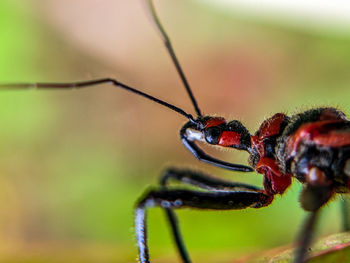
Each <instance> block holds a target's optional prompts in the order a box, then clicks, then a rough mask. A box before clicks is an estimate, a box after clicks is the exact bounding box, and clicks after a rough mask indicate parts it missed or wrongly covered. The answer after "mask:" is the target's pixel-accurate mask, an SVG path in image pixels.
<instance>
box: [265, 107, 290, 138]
mask: <svg viewBox="0 0 350 263" xmlns="http://www.w3.org/2000/svg"><path fill="white" fill-rule="evenodd" d="M285 118H286V115H285V114H283V113H277V114H275V115H273V116H272V117H271V118H269V119H267V120H265V121H264V122H263V123H262V124H261V125H260V128H259V139H260V140H263V139H265V138H267V137H271V136H273V135H276V134H278V133H279V132H280V129H281V124H282V122H283V121H284V119H285Z"/></svg>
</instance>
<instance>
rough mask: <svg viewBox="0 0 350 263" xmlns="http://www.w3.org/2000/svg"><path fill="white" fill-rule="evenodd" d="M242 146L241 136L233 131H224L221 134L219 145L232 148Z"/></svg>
mask: <svg viewBox="0 0 350 263" xmlns="http://www.w3.org/2000/svg"><path fill="white" fill-rule="evenodd" d="M240 144H241V134H239V133H237V132H233V131H224V132H222V133H221V136H220V138H219V142H218V145H220V146H225V147H230V146H233V145H240Z"/></svg>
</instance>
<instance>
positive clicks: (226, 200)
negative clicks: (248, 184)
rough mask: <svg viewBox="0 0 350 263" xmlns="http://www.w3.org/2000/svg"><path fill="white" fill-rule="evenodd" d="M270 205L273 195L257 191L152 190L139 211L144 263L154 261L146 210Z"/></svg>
mask: <svg viewBox="0 0 350 263" xmlns="http://www.w3.org/2000/svg"><path fill="white" fill-rule="evenodd" d="M270 202H271V196H268V195H266V194H264V193H261V192H255V191H232V192H227V191H222V192H220V191H218V192H198V191H191V190H175V189H165V188H161V189H158V190H150V191H148V192H146V194H145V195H144V196H143V197H142V198H141V199H140V201H139V202H138V203H137V206H136V210H135V229H136V240H137V244H138V247H139V257H140V262H142V263H147V262H150V261H149V251H148V245H147V228H146V209H147V208H149V207H154V206H159V207H162V208H168V209H171V208H184V207H190V208H198V209H214V210H229V209H244V208H247V207H256V208H258V207H261V206H264V205H266V204H268V203H270ZM185 262H186V261H185Z"/></svg>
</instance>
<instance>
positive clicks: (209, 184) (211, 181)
mask: <svg viewBox="0 0 350 263" xmlns="http://www.w3.org/2000/svg"><path fill="white" fill-rule="evenodd" d="M169 180H176V181H179V182H182V183H185V184H190V185H194V186H197V187H199V188H203V189H207V190H213V191H220V190H225V191H228V190H229V191H232V190H236V191H237V190H241V191H242V190H248V191H260V190H261V189H260V188H258V187H256V186H253V185H250V184H244V183H237V182H230V181H226V180H223V179H219V178H215V177H211V176H209V175H207V174H204V173H202V172H199V171H194V170H190V169H178V168H169V169H167V170H166V171H165V173H164V175H163V176H162V177H161V179H160V184H161V185H162V186H166V185H168V183H169Z"/></svg>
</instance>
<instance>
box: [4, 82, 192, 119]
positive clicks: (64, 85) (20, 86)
mask: <svg viewBox="0 0 350 263" xmlns="http://www.w3.org/2000/svg"><path fill="white" fill-rule="evenodd" d="M104 83H110V84H112V85H114V86H116V87H119V88H122V89H124V90H127V91H130V92H132V93H135V94H137V95H140V96H142V97H144V98H147V99H149V100H151V101H154V102H156V103H158V104H161V105H163V106H165V107H167V108H169V109H171V110H173V111H175V112H177V113H179V114H181V115H183V116H185V117H186V118H187V119H189V120H190V121H191V122H193V123H196V121H195V120H194V119H193V116H192V115H191V114H188V113H186V112H185V111H184V110H182V109H180V108H178V107H176V106H174V105H172V104H170V103H167V102H165V101H163V100H160V99H157V98H156V97H153V96H151V95H148V94H147V93H144V92H142V91H139V90H137V89H134V88H132V87H129V86H128V85H125V84H123V83H121V82H119V81H118V80H115V79H111V78H104V79H95V80H87V81H79V82H67V83H11V84H0V89H28V88H33V89H35V88H38V89H76V88H86V87H90V86H95V85H101V84H104Z"/></svg>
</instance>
